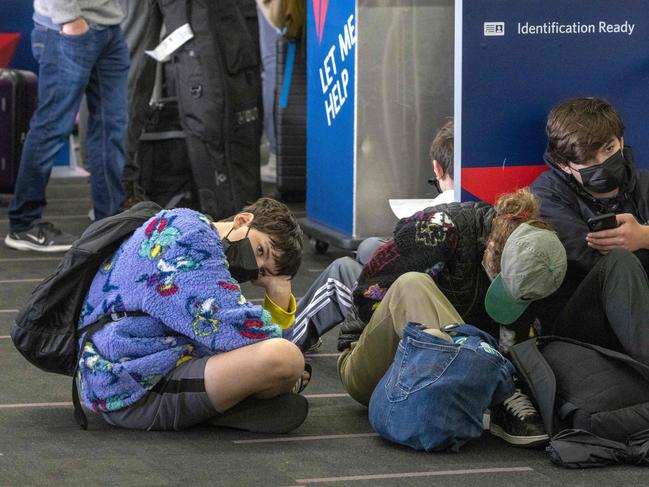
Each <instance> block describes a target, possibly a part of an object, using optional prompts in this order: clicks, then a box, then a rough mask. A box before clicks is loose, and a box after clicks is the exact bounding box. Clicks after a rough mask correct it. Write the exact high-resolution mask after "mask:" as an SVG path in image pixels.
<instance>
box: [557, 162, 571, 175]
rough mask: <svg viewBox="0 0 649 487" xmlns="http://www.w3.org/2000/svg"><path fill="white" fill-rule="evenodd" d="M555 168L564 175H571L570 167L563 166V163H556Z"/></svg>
mask: <svg viewBox="0 0 649 487" xmlns="http://www.w3.org/2000/svg"><path fill="white" fill-rule="evenodd" d="M557 167H558V168H559V169H561V170H562V171H563V172H565V173H566V174H572V171H571V170H570V166H568V164H564V163H563V162H557Z"/></svg>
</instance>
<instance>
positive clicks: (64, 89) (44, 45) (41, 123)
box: [9, 25, 97, 232]
mask: <svg viewBox="0 0 649 487" xmlns="http://www.w3.org/2000/svg"><path fill="white" fill-rule="evenodd" d="M95 33H96V32H95V31H93V30H92V29H91V30H90V31H88V32H87V33H86V34H83V35H80V36H74V37H71V36H64V35H62V34H60V33H58V32H56V31H54V30H51V29H47V28H46V27H43V26H40V25H36V27H35V28H34V31H33V32H32V51H33V54H34V57H35V58H36V60H37V61H38V64H39V71H38V75H39V80H38V108H37V109H36V112H35V113H34V115H33V116H32V119H31V122H30V129H29V132H28V133H27V138H26V140H25V145H24V147H23V152H22V156H21V159H20V168H19V170H18V179H17V181H16V189H15V191H14V197H13V199H12V201H11V205H10V206H9V222H10V230H11V232H22V231H25V230H27V229H29V228H30V227H31V226H32V225H34V223H35V222H36V221H37V220H40V218H41V216H42V214H43V209H44V208H45V205H46V200H45V188H46V187H47V183H48V181H49V179H50V173H51V172H52V166H53V164H54V155H55V154H56V153H57V152H58V150H59V149H60V148H61V146H62V145H63V144H64V142H65V141H66V140H67V138H68V136H69V135H70V133H71V132H72V128H73V126H74V119H75V117H76V114H77V111H78V109H79V104H80V102H81V96H82V94H83V91H84V89H85V87H86V84H87V83H88V78H89V77H90V70H91V69H92V66H93V65H94V62H95V58H96V55H97V53H96V49H95V46H94V35H95Z"/></svg>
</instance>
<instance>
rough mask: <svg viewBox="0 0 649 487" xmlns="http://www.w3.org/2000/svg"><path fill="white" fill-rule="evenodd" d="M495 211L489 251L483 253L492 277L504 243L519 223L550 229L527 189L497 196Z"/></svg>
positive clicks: (498, 270)
mask: <svg viewBox="0 0 649 487" xmlns="http://www.w3.org/2000/svg"><path fill="white" fill-rule="evenodd" d="M495 210H496V215H495V216H494V219H493V220H492V222H491V232H490V233H489V237H488V238H487V245H488V249H489V250H490V251H489V252H485V265H486V266H487V267H488V268H489V271H490V272H491V273H493V275H494V276H495V275H496V274H498V273H499V272H500V258H501V256H502V252H503V248H504V247H505V242H507V239H508V238H509V236H510V235H511V234H512V232H513V231H514V230H516V228H518V226H519V225H520V224H521V223H527V224H528V225H532V226H533V227H538V228H544V229H551V226H550V225H549V224H548V223H546V222H544V221H543V220H541V217H540V216H539V211H540V204H539V201H538V200H537V199H536V196H534V195H533V194H532V192H531V191H530V190H529V189H527V188H521V189H519V190H517V191H514V192H512V193H505V194H503V195H501V196H499V197H498V200H497V201H496V206H495Z"/></svg>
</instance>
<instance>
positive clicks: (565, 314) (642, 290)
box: [543, 250, 649, 364]
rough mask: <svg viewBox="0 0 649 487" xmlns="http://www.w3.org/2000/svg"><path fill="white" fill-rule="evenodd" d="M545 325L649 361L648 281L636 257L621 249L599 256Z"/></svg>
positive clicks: (565, 333) (554, 330)
mask: <svg viewBox="0 0 649 487" xmlns="http://www.w3.org/2000/svg"><path fill="white" fill-rule="evenodd" d="M543 324H544V329H547V328H546V323H545V322H543ZM549 328H550V331H551V333H553V334H555V335H559V336H564V337H569V338H574V339H576V340H580V341H583V342H587V343H592V344H595V345H600V346H602V347H606V348H609V349H612V350H617V351H621V352H624V353H626V354H628V355H630V356H631V357H633V358H634V359H636V360H638V361H640V362H643V363H645V364H649V281H648V280H647V273H646V272H645V269H644V268H643V266H642V264H641V263H640V260H638V258H637V257H636V256H635V255H634V254H633V253H632V252H629V251H625V250H614V251H612V252H611V253H609V254H608V255H606V256H605V257H603V258H602V259H600V261H599V262H598V263H597V264H596V265H595V267H593V269H592V270H591V271H590V272H589V273H588V275H587V276H586V277H585V278H584V280H583V281H582V282H581V284H580V285H579V286H578V287H577V289H576V290H575V291H574V293H572V296H571V297H570V298H569V299H568V300H567V303H566V304H565V306H564V307H563V310H562V311H561V313H560V314H559V315H558V318H557V319H556V321H554V326H550V327H549Z"/></svg>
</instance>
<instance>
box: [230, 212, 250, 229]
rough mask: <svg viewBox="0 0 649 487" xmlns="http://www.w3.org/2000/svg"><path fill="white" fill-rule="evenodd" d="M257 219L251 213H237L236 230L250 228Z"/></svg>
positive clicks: (235, 219) (235, 217)
mask: <svg viewBox="0 0 649 487" xmlns="http://www.w3.org/2000/svg"><path fill="white" fill-rule="evenodd" d="M254 219H255V215H253V214H252V213H249V212H247V211H246V212H241V213H237V214H236V215H235V216H234V228H240V227H249V226H250V223H251V222H252V221H253V220H254Z"/></svg>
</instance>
